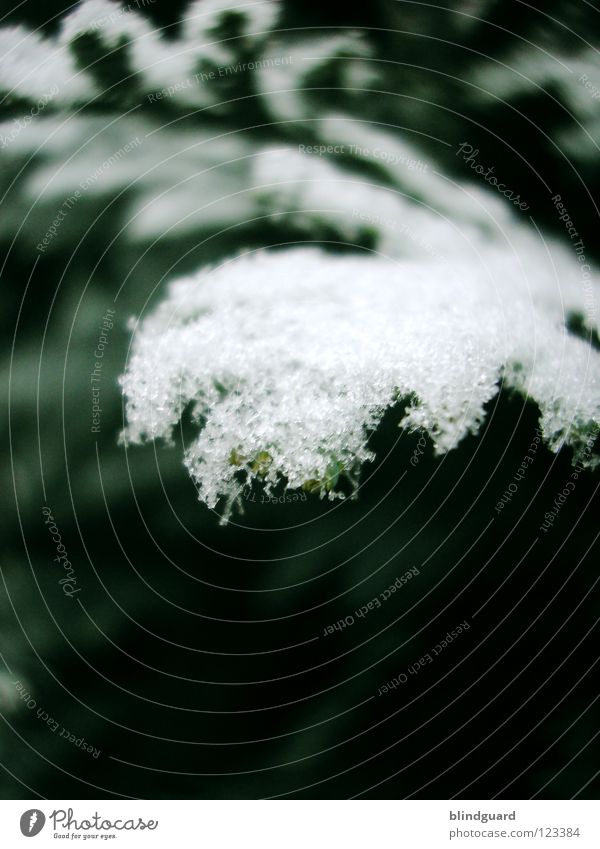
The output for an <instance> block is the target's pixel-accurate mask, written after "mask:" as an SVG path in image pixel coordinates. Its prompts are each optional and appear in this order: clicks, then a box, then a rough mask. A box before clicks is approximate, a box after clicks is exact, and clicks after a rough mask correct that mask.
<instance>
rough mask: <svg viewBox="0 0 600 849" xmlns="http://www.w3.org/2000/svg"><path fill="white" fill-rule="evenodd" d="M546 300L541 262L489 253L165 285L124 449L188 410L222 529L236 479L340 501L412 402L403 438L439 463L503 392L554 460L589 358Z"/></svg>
mask: <svg viewBox="0 0 600 849" xmlns="http://www.w3.org/2000/svg"><path fill="white" fill-rule="evenodd" d="M536 259H537V258H536ZM566 271H567V272H568V273H569V274H570V275H576V274H577V273H578V268H577V266H576V265H575V264H574V263H573V265H572V266H569V267H568V268H567V269H566ZM546 284H547V273H546V269H542V268H541V267H540V266H539V264H538V263H537V262H533V263H529V264H528V265H527V268H526V270H525V269H524V267H523V265H522V263H521V262H520V261H519V258H518V257H514V256H513V257H511V256H510V253H509V252H507V251H506V250H502V251H501V250H498V249H497V248H495V247H492V248H490V250H489V251H488V254H487V256H486V258H485V262H484V263H483V267H482V264H481V262H477V261H474V258H473V257H472V256H468V255H467V254H465V256H464V257H463V261H462V262H459V261H457V259H456V258H454V259H453V262H452V263H451V264H448V263H445V262H444V261H443V260H440V259H438V258H435V257H428V258H424V257H420V258H419V259H410V258H404V259H398V260H396V259H390V258H383V257H374V256H369V255H360V254H357V255H352V256H343V257H339V256H333V255H328V254H325V253H323V252H322V251H321V250H319V249H316V248H295V249H289V250H283V251H257V252H255V253H251V254H245V255H242V256H240V257H238V258H236V259H234V260H232V261H230V262H228V263H226V264H224V265H222V266H220V267H218V268H215V269H208V270H203V271H201V272H200V273H199V274H198V275H196V276H194V277H190V278H186V279H183V280H179V281H176V282H174V283H173V284H171V288H170V290H169V294H168V296H167V298H166V300H165V301H164V302H163V303H161V304H160V305H159V306H158V307H157V308H156V309H155V310H154V312H152V313H151V314H150V315H148V316H147V317H144V318H143V319H142V320H141V322H140V323H139V325H138V326H137V328H136V330H135V334H134V339H133V349H132V356H131V359H130V361H129V363H128V367H127V371H126V374H125V375H124V376H123V378H122V385H123V391H124V394H125V397H126V414H127V427H126V429H125V431H124V434H123V438H124V440H125V442H126V443H140V442H143V441H144V440H149V439H150V440H152V439H156V438H160V437H162V438H164V439H166V440H171V439H172V434H173V429H174V428H175V426H176V424H177V422H178V421H179V420H180V418H181V416H182V415H183V413H184V411H186V410H188V409H190V407H191V410H192V418H193V420H194V421H195V422H196V424H197V426H198V436H197V438H196V439H195V441H193V442H192V443H191V444H189V445H186V446H185V455H184V456H185V464H186V466H187V468H188V470H189V472H190V475H191V476H192V478H193V480H194V482H195V484H196V486H197V489H198V494H199V497H200V499H201V500H203V501H204V502H206V504H207V505H208V506H209V507H215V506H216V504H217V502H218V501H219V499H220V498H221V497H223V498H225V500H226V507H225V510H226V516H227V510H228V509H229V507H230V506H231V504H232V503H233V501H234V500H235V499H236V497H237V496H238V494H239V492H240V490H241V486H242V480H241V478H243V479H244V480H246V481H248V480H251V479H253V478H260V479H261V480H263V481H264V484H265V486H266V488H267V490H268V491H270V490H271V489H272V487H274V486H276V485H277V484H278V483H280V482H281V480H282V479H284V480H285V483H286V485H287V486H288V487H289V488H296V487H301V486H304V487H305V488H308V489H311V490H317V491H319V492H320V493H321V495H328V496H329V497H334V496H335V491H334V490H335V486H334V483H335V482H336V480H337V477H338V473H339V472H342V473H347V474H348V475H349V476H350V477H351V478H354V477H355V473H356V472H357V470H358V468H359V467H360V465H361V464H362V463H363V462H364V461H366V460H369V459H371V458H372V455H371V454H370V452H369V450H368V447H367V439H368V435H369V432H370V431H371V430H372V429H373V428H374V427H375V426H376V425H377V423H378V421H379V420H380V418H381V416H382V415H383V412H384V411H385V410H386V408H388V407H389V406H390V405H393V404H394V403H395V402H396V401H397V400H399V399H412V400H411V401H410V403H409V407H408V409H407V412H406V414H405V417H404V419H403V421H402V422H401V424H402V425H403V426H404V427H407V428H409V429H415V428H423V429H424V430H426V431H428V432H429V434H430V435H431V437H432V439H433V441H434V445H435V448H436V451H437V452H438V453H442V452H446V451H448V450H449V449H451V448H453V447H454V446H456V444H457V443H458V442H459V440H461V439H462V438H463V437H464V436H465V435H466V434H467V433H469V432H472V433H474V432H476V431H477V429H478V427H479V424H480V422H481V420H482V416H483V411H484V405H485V404H486V402H487V401H489V399H490V398H492V397H493V396H494V394H495V393H496V392H497V391H498V383H499V381H500V380H501V379H504V381H505V382H506V383H507V384H508V385H510V386H513V387H514V388H516V389H518V390H519V391H521V392H522V393H524V394H528V395H530V396H531V397H532V398H533V399H534V400H535V401H536V402H537V403H538V405H539V407H540V410H541V423H542V428H543V432H544V436H545V439H546V440H547V442H548V443H549V445H550V446H551V447H552V448H553V449H554V450H558V448H559V447H560V446H561V445H562V444H563V443H565V442H566V443H568V444H571V445H573V446H574V447H575V448H576V449H577V448H581V439H582V436H581V434H582V433H583V431H584V430H585V428H586V426H587V425H589V423H590V422H592V421H599V420H600V360H599V355H598V354H597V353H596V352H595V351H594V350H591V349H590V347H589V346H588V345H586V344H585V343H584V342H583V341H581V340H580V339H578V338H575V337H571V336H569V335H567V333H566V332H565V329H564V307H563V303H562V299H561V290H560V287H559V288H558V289H557V290H553V289H552V287H550V288H548V287H547V285H546ZM576 290H577V287H575V289H574V290H573V291H576ZM553 292H554V294H552V293H553ZM544 293H545V294H544ZM332 469H333V471H332ZM240 473H241V474H240ZM332 481H333V483H332Z"/></svg>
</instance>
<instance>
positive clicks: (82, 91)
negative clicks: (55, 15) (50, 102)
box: [0, 26, 94, 103]
mask: <svg viewBox="0 0 600 849" xmlns="http://www.w3.org/2000/svg"><path fill="white" fill-rule="evenodd" d="M0 90H1V91H3V92H8V93H10V94H11V95H13V96H16V97H18V98H21V99H24V100H30V101H32V102H35V101H37V100H38V99H40V98H44V97H46V96H48V95H49V94H52V96H53V99H54V100H55V101H58V102H62V103H70V102H72V101H74V100H77V99H80V98H89V97H91V96H92V95H93V93H94V86H93V85H92V82H91V80H89V79H87V78H86V77H85V75H84V74H82V73H80V72H78V71H77V68H76V66H75V61H74V59H73V57H72V56H71V54H70V53H69V52H68V51H67V50H66V49H65V48H64V47H62V46H61V45H59V44H58V43H57V42H56V41H55V40H53V39H49V38H42V37H41V36H40V35H38V34H37V33H34V32H31V31H30V30H28V29H27V28H26V27H24V26H14V27H3V28H0ZM55 90H57V91H55Z"/></svg>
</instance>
